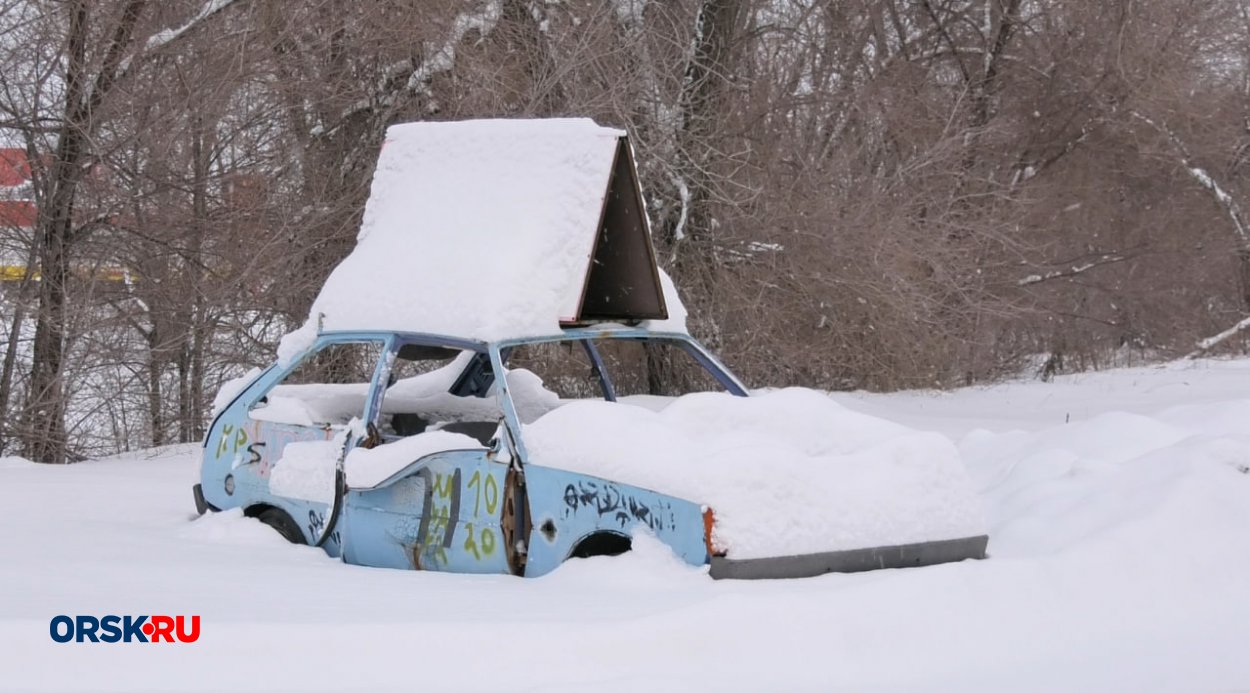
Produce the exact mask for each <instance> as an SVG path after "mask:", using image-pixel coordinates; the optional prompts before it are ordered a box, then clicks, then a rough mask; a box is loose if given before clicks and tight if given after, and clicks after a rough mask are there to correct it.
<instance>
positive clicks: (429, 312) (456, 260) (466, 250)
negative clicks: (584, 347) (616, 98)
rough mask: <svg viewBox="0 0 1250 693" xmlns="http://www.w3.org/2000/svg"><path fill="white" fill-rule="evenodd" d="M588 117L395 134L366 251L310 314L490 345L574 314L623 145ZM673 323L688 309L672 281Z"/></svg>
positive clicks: (344, 324)
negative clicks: (493, 341) (613, 167)
mask: <svg viewBox="0 0 1250 693" xmlns="http://www.w3.org/2000/svg"><path fill="white" fill-rule="evenodd" d="M624 134H625V133H624V132H623V131H620V130H615V129H611V128H605V127H600V126H598V125H596V124H595V123H594V121H592V120H589V119H585V118H565V119H545V120H478V121H462V122H452V123H407V124H403V125H394V126H392V127H390V128H389V129H388V130H387V135H386V141H385V143H384V144H383V147H382V153H381V155H380V157H379V159H378V166H377V170H376V172H375V173H374V176H373V187H372V190H371V192H370V195H369V201H368V203H367V204H366V206H365V214H364V220H363V223H362V224H361V228H360V233H359V235H358V236H357V239H356V248H355V250H353V251H352V253H351V254H350V255H349V256H348V257H347V258H346V259H344V260H343V262H342V263H341V264H339V266H338V267H337V268H336V269H335V270H334V272H333V273H332V274H331V275H330V277H329V278H328V279H327V280H326V283H325V286H324V287H323V288H322V291H321V293H320V295H319V296H318V297H317V299H316V301H315V302H314V304H313V307H312V310H311V311H310V315H311V317H310V318H309V324H311V325H315V324H316V322H317V321H318V320H320V322H321V324H320V328H321V329H322V330H325V331H329V330H355V329H361V330H393V331H412V332H430V333H436V334H446V335H452V336H458V337H466V338H474V339H482V340H492V339H501V338H506V337H522V336H533V335H545V334H554V333H557V332H558V331H559V329H560V326H559V320H560V319H561V318H567V317H570V316H572V315H575V314H576V311H577V305H578V300H579V297H580V295H581V290H582V284H583V281H584V279H585V273H586V271H587V268H588V264H589V262H590V255H591V252H592V248H593V244H594V239H595V234H596V232H597V231H598V226H599V219H600V212H601V210H602V209H603V205H604V196H605V193H606V192H607V188H608V180H609V176H610V173H611V170H612V163H613V160H614V158H613V157H614V155H615V152H616V148H617V146H618V140H619V138H620V137H622V136H623V135H624ZM661 285H662V287H663V292H664V299H665V302H666V304H667V306H668V313H669V319H668V320H665V321H662V322H661V321H655V322H653V323H652V324H651V327H652V328H653V329H661V330H673V331H681V332H684V331H685V311H684V309H683V308H682V306H681V302H680V300H679V299H678V297H677V295H676V291H675V289H674V288H673V284H672V282H671V281H670V280H669V279H668V277H666V276H663V275H662V274H661Z"/></svg>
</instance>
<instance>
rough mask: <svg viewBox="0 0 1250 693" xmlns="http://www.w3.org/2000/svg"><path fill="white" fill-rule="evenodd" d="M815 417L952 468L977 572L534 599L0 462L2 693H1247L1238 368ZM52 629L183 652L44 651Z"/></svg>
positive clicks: (78, 477) (602, 588)
mask: <svg viewBox="0 0 1250 693" xmlns="http://www.w3.org/2000/svg"><path fill="white" fill-rule="evenodd" d="M835 399H836V400H837V401H839V402H840V403H842V404H844V405H846V406H848V407H851V408H853V409H856V410H859V411H863V412H865V413H868V414H874V415H877V416H882V417H885V418H889V419H892V420H895V421H898V422H900V423H903V424H905V425H908V426H912V427H915V428H920V429H924V430H932V431H936V432H939V433H942V434H944V435H946V436H948V437H949V438H950V439H951V440H952V441H953V442H954V443H956V444H957V446H958V447H959V449H960V452H961V453H962V455H963V457H964V460H965V462H966V464H967V465H968V468H969V471H970V472H971V474H972V477H973V479H974V481H975V482H976V484H977V486H978V489H979V491H980V493H981V495H982V497H983V498H984V500H985V504H986V509H987V512H988V515H989V521H990V533H991V539H990V552H991V554H992V555H991V558H990V559H989V560H985V561H974V562H965V563H960V564H953V565H943V566H936V567H931V568H922V569H911V570H902V571H878V572H874V573H865V574H858V575H829V576H825V577H821V578H815V579H807V580H797V581H777V582H729V581H722V582H714V581H712V580H710V579H709V578H707V576H706V575H705V574H704V572H703V571H700V570H695V569H691V568H688V567H686V566H684V565H683V564H681V563H679V562H678V561H677V560H676V559H673V558H672V557H671V556H669V555H668V554H667V553H666V551H667V550H666V549H664V548H663V547H662V546H659V545H655V544H653V543H651V542H647V541H645V540H642V541H638V542H636V551H634V552H633V553H632V554H629V555H626V556H624V557H620V558H612V559H608V558H599V559H590V560H584V561H575V562H572V563H569V564H567V565H565V566H564V567H563V568H561V569H560V570H557V571H556V572H555V573H552V574H551V575H549V576H547V577H543V578H539V579H533V580H522V579H516V578H509V577H502V576H501V577H472V576H462V575H443V574H435V573H414V572H403V571H389V570H380V569H372V568H359V567H353V566H347V565H343V564H340V563H337V562H335V561H332V560H330V559H328V558H326V557H325V556H324V555H323V554H321V553H320V552H319V551H318V550H316V549H312V548H308V547H295V546H291V545H288V544H286V543H285V542H284V541H283V540H282V539H281V538H280V537H278V535H277V534H276V533H274V532H272V531H271V530H269V529H268V528H266V527H264V526H262V525H260V524H259V523H258V522H255V521H252V520H247V519H244V518H242V517H240V516H239V515H238V514H236V513H223V514H219V515H215V516H209V517H206V518H203V519H199V520H195V519H194V512H193V510H192V503H191V495H190V486H191V484H192V483H193V482H194V480H195V478H196V455H197V453H198V448H195V447H184V448H170V449H164V450H159V451H153V452H150V453H144V454H138V455H129V456H123V457H118V458H113V459H108V460H100V461H94V462H87V463H82V464H78V465H73V466H69V467H43V466H36V465H33V464H30V463H28V462H24V461H21V460H13V459H8V460H0V527H3V530H4V532H5V535H6V536H5V539H4V540H3V542H2V543H0V546H3V549H4V550H3V552H2V555H3V558H0V663H3V665H4V666H3V667H2V668H0V690H26V689H41V690H124V691H135V690H161V691H167V690H205V691H210V690H211V691H218V690H236V691H237V690H254V689H255V690H260V689H263V690H335V691H339V690H355V689H372V690H415V689H418V688H427V689H428V688H435V689H446V690H470V691H474V690H481V691H497V690H512V691H529V690H536V691H572V690H583V689H585V690H596V691H601V690H631V691H638V690H647V691H685V690H743V691H758V690H821V691H825V690H834V689H845V690H856V691H862V690H917V689H924V690H942V691H947V690H992V691H1000V690H1013V691H1014V690H1044V691H1053V690H1182V691H1199V690H1232V689H1238V688H1244V687H1246V686H1247V685H1250V657H1248V656H1246V654H1245V653H1246V649H1247V647H1248V646H1250V361H1247V360H1241V361H1200V362H1196V363H1184V364H1177V365H1169V366H1164V367H1158V368H1138V369H1126V370H1119V371H1111V372H1104V373H1094V374H1085V375H1079V376H1069V377H1064V378H1059V379H1057V380H1056V382H1054V383H1038V382H1021V383H1011V384H1004V385H998V386H994V387H988V388H976V389H968V390H962V391H958V392H954V393H945V394H937V393H901V394H893V395H868V394H847V395H836V396H835ZM782 511H784V509H782ZM58 614H69V615H76V614H88V615H97V616H99V615H104V614H134V615H140V614H171V615H172V614H199V615H200V616H201V617H202V635H201V638H200V640H199V641H198V642H196V643H193V644H172V645H171V644H157V645H146V646H145V645H139V644H121V643H119V644H90V643H84V644H72V643H71V644H58V643H55V642H53V641H52V640H51V638H50V637H49V634H48V626H49V620H50V619H51V618H52V617H53V616H56V615H58Z"/></svg>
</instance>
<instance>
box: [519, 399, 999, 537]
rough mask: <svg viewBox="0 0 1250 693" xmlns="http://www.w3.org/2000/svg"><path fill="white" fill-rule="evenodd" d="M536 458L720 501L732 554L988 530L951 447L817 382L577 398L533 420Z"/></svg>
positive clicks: (529, 433)
mask: <svg viewBox="0 0 1250 693" xmlns="http://www.w3.org/2000/svg"><path fill="white" fill-rule="evenodd" d="M523 437H524V440H525V444H526V448H527V451H528V453H529V456H530V460H531V462H532V463H533V464H539V465H544V466H549V467H555V468H558V469H564V470H568V471H575V472H580V473H583V474H591V475H594V476H599V477H602V478H605V479H611V480H614V481H619V482H622V483H627V484H631V485H635V486H640V487H643V488H648V489H651V490H654V491H659V492H662V493H667V494H670V495H674V496H677V497H680V498H685V499H688V500H692V501H695V502H699V503H704V504H706V505H708V506H710V507H712V508H713V510H714V511H715V513H716V530H715V534H714V537H713V538H714V541H715V543H716V545H717V546H718V547H719V548H722V549H725V550H727V551H728V555H729V557H731V558H735V559H745V558H763V557H770V556H786V555H796V554H806V553H817V552H826V551H841V550H849V549H859V548H867V547H876V546H893V545H898V544H910V543H919V542H926V541H936V540H944V539H958V538H963V537H971V536H980V535H984V534H986V533H987V531H986V525H985V519H984V515H983V512H982V509H981V507H980V501H979V500H978V498H977V497H976V494H975V493H974V492H973V490H972V488H971V486H970V483H969V481H968V476H967V472H966V471H965V469H964V466H963V463H962V462H961V461H960V457H959V453H958V451H957V450H956V449H955V446H954V445H952V444H951V443H950V441H948V440H947V439H945V438H943V437H942V436H940V435H937V434H934V433H921V432H918V431H913V430H910V429H908V428H906V427H904V426H900V425H897V424H893V423H890V422H888V421H884V420H882V419H878V418H875V417H872V416H867V415H864V414H859V413H856V412H854V411H851V410H849V409H846V408H845V407H842V406H840V405H838V404H836V403H834V402H832V401H831V400H830V399H829V398H828V397H827V396H825V395H823V394H821V393H819V392H815V391H812V390H806V389H800V388H793V389H787V390H780V391H777V392H772V393H768V394H762V395H757V396H754V397H746V398H744V397H734V396H732V395H728V394H720V393H702V394H692V395H686V396H684V397H679V398H677V399H675V400H674V401H673V402H672V403H671V404H669V405H668V406H667V407H665V408H663V409H662V410H661V411H658V412H656V411H651V410H649V409H646V408H642V407H635V406H630V405H628V404H623V403H612V402H574V403H571V404H566V405H564V406H562V407H560V408H559V409H556V410H555V411H553V412H551V413H549V414H547V415H546V416H543V417H542V418H540V419H539V420H538V421H536V422H534V423H533V424H529V425H527V426H525V428H524V434H523Z"/></svg>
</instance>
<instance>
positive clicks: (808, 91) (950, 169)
mask: <svg viewBox="0 0 1250 693" xmlns="http://www.w3.org/2000/svg"><path fill="white" fill-rule="evenodd" d="M547 116H588V117H591V118H594V119H595V120H596V121H597V122H599V123H601V124H604V125H611V126H616V127H621V128H624V129H627V130H628V131H629V133H630V135H631V138H632V139H633V141H634V144H635V148H636V150H637V153H638V159H639V167H640V173H641V175H642V184H643V188H644V191H645V194H646V197H647V203H648V206H649V213H650V216H651V221H652V226H653V235H654V241H655V243H656V246H657V250H658V251H659V257H660V260H661V264H662V265H663V266H664V267H665V268H666V269H667V270H668V271H669V272H670V273H671V274H672V275H673V276H674V279H675V280H676V282H677V284H678V286H679V288H680V290H681V293H682V295H683V298H684V299H685V302H686V304H687V306H688V308H689V309H690V311H691V313H692V319H691V322H690V327H691V331H692V332H693V333H694V334H695V336H696V337H699V338H700V339H702V340H703V341H704V342H705V343H707V344H708V345H709V346H710V347H712V348H713V349H714V350H716V351H717V352H719V353H720V354H721V355H722V356H723V357H724V359H725V360H726V361H727V362H728V363H729V364H730V365H731V367H733V368H734V369H735V370H736V371H737V372H738V373H739V374H740V375H741V376H743V378H744V379H745V380H746V381H747V382H748V383H749V384H751V385H755V386H760V385H778V386H779V385H808V386H813V387H819V388H826V389H850V388H866V389H873V390H882V389H895V388H915V387H921V388H924V387H936V388H944V387H953V386H958V385H965V384H970V383H977V382H985V381H989V380H993V379H995V378H1001V377H1004V376H1006V375H1015V374H1019V373H1021V372H1022V371H1023V372H1030V373H1036V374H1037V375H1038V376H1040V377H1048V376H1049V375H1051V374H1053V373H1056V372H1064V371H1070V370H1079V369H1086V368H1098V367H1102V366H1105V365H1109V364H1113V363H1123V362H1124V361H1126V360H1134V361H1136V360H1151V359H1159V358H1166V357H1174V356H1181V355H1186V354H1195V353H1228V352H1244V351H1245V350H1246V349H1247V346H1248V345H1247V341H1246V332H1247V328H1250V317H1248V316H1250V227H1248V226H1247V224H1248V223H1250V222H1248V221H1247V219H1246V218H1245V212H1243V210H1242V206H1241V205H1242V201H1244V200H1246V199H1247V194H1250V178H1248V174H1250V6H1248V4H1247V3H1246V2H1244V0H1100V1H1098V2H1086V1H1083V0H1081V1H1077V0H825V1H821V0H406V1H394V2H358V1H356V0H274V1H266V2H258V1H256V0H163V1H161V2H156V1H153V0H57V1H52V0H0V147H6V148H11V149H12V150H20V152H21V153H22V154H23V155H24V161H25V162H26V163H25V166H26V167H27V168H28V169H29V170H28V172H27V173H28V176H29V178H30V181H29V184H26V185H22V186H17V187H12V188H6V189H5V193H4V195H5V196H6V197H7V199H9V200H10V201H12V200H14V199H18V198H20V199H21V200H25V201H28V202H29V203H31V204H32V205H33V208H34V209H35V210H37V213H36V214H35V215H34V218H33V219H32V220H31V222H30V223H28V224H27V223H21V222H19V221H18V220H15V219H12V218H9V217H11V216H12V215H0V222H3V223H0V261H2V262H3V264H4V265H5V270H6V271H5V272H4V273H0V274H2V276H3V279H4V281H3V282H0V330H3V332H2V333H0V344H2V345H3V350H2V351H3V353H0V358H2V359H3V364H2V369H0V454H22V455H25V456H27V457H30V458H31V459H36V460H39V461H46V462H63V461H66V460H72V459H77V458H79V457H81V456H83V455H88V454H103V453H108V452H113V451H117V450H122V449H132V448H136V447H145V446H149V445H160V444H164V443H170V442H179V441H182V442H187V441H194V440H198V439H199V438H200V437H202V435H203V432H204V428H205V425H206V422H207V418H208V416H209V414H210V411H211V405H212V399H213V395H214V393H215V391H216V388H217V385H218V384H220V383H221V382H222V381H223V380H224V379H227V378H230V377H233V376H236V375H238V374H240V373H242V372H244V371H246V370H247V369H249V368H251V367H253V366H258V365H264V364H266V363H268V362H269V361H270V360H271V358H272V354H273V347H274V344H275V343H276V341H277V339H278V338H279V337H280V336H281V335H282V334H284V333H285V332H286V331H287V330H289V329H292V328H294V327H296V326H298V325H299V324H301V323H302V322H303V320H304V319H305V317H306V315H307V310H308V306H309V305H310V303H311V301H312V298H313V296H314V295H315V294H316V291H317V289H318V288H319V286H320V284H321V281H322V280H323V279H324V277H325V276H326V275H327V274H328V273H329V271H330V270H331V269H332V268H333V267H334V265H335V264H336V263H337V262H338V261H339V260H340V259H341V258H342V257H343V256H344V255H345V254H346V253H347V252H348V251H350V249H351V247H352V244H353V242H354V239H355V234H356V231H357V229H358V225H359V221H360V217H361V213H362V210H363V206H364V202H365V199H366V197H367V194H368V189H369V182H370V177H371V173H372V166H373V163H374V161H375V159H376V157H377V152H378V149H379V147H380V146H381V142H382V138H383V135H384V132H385V128H386V126H387V125H389V124H393V123H398V122H408V121H414V120H450V119H465V118H482V117H518V118H519V117H547ZM13 268H20V269H21V271H17V272H14V271H13Z"/></svg>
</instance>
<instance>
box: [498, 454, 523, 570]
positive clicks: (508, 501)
mask: <svg viewBox="0 0 1250 693" xmlns="http://www.w3.org/2000/svg"><path fill="white" fill-rule="evenodd" d="M518 506H519V507H518ZM499 527H500V529H501V530H502V534H503V547H504V556H505V557H506V558H507V560H508V570H509V571H511V572H512V574H513V575H524V574H525V558H526V547H527V544H528V543H529V532H530V517H529V504H528V503H526V502H525V474H524V473H523V472H521V471H519V470H517V469H516V468H509V469H508V473H507V475H506V476H505V477H504V482H503V509H502V511H501V515H500V518H499Z"/></svg>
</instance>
